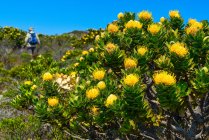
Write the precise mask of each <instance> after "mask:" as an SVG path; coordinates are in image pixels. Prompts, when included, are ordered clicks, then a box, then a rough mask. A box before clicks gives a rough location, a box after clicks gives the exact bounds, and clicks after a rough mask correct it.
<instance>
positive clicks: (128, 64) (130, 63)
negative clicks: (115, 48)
mask: <svg viewBox="0 0 209 140" xmlns="http://www.w3.org/2000/svg"><path fill="white" fill-rule="evenodd" d="M124 66H125V69H130V68H136V67H137V60H136V59H132V58H125V60H124Z"/></svg>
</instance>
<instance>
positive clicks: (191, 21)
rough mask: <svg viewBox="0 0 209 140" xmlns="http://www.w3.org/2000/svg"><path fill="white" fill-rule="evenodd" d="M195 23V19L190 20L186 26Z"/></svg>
mask: <svg viewBox="0 0 209 140" xmlns="http://www.w3.org/2000/svg"><path fill="white" fill-rule="evenodd" d="M196 22H197V20H196V19H192V18H190V19H189V21H188V24H189V25H192V24H194V23H196Z"/></svg>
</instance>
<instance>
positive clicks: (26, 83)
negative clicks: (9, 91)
mask: <svg viewBox="0 0 209 140" xmlns="http://www.w3.org/2000/svg"><path fill="white" fill-rule="evenodd" d="M24 84H25V85H31V84H32V82H31V81H25V82H24Z"/></svg>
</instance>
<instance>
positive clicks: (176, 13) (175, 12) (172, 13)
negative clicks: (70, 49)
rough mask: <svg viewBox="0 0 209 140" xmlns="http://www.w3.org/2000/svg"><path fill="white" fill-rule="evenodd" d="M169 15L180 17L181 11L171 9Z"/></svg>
mask: <svg viewBox="0 0 209 140" xmlns="http://www.w3.org/2000/svg"><path fill="white" fill-rule="evenodd" d="M169 16H170V18H180V14H179V11H177V10H172V11H170V12H169Z"/></svg>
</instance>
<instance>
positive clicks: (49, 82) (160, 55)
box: [17, 11, 209, 139]
mask: <svg viewBox="0 0 209 140" xmlns="http://www.w3.org/2000/svg"><path fill="white" fill-rule="evenodd" d="M138 17H139V18H136V19H135V14H134V13H120V14H119V15H118V20H117V21H114V22H113V23H111V24H109V25H108V26H107V29H106V30H105V31H103V32H101V33H98V35H97V37H95V38H94V40H93V42H91V44H95V45H94V47H93V48H90V49H89V50H85V51H83V52H81V53H80V54H79V55H78V56H76V58H75V60H74V61H72V62H73V63H72V64H70V65H69V66H67V67H64V68H63V67H62V68H61V69H60V70H59V69H56V71H55V70H53V69H51V70H49V71H50V73H45V74H44V73H42V75H43V77H42V78H43V79H39V80H38V82H39V83H38V84H36V85H37V88H35V90H36V92H37V93H38V95H36V94H34V93H33V92H34V89H32V88H31V86H32V85H33V82H27V83H26V84H24V85H23V87H24V88H21V89H20V91H21V94H22V95H18V96H17V98H20V99H21V98H24V96H25V95H28V94H29V96H28V97H30V98H29V99H30V100H27V101H30V102H29V103H27V104H25V106H27V105H29V104H31V105H33V106H34V112H35V115H37V117H39V118H40V119H41V121H43V122H48V123H51V124H53V125H55V126H58V127H60V128H62V129H63V130H64V131H65V132H66V133H67V134H69V136H71V137H74V138H78V137H79V138H81V137H82V138H90V139H115V138H117V137H120V138H127V139H128V138H129V139H140V138H142V137H143V138H150V139H166V138H167V139H169V138H171V136H173V137H175V138H185V139H196V138H197V139H198V138H206V137H207V135H208V130H209V126H208V120H209V119H208V115H209V114H208V112H209V111H208V107H209V104H208V102H209V96H208V94H209V93H208V89H209V73H208V68H209V51H208V50H209V38H208V34H209V26H208V23H206V22H197V21H193V20H190V21H189V23H188V24H187V25H186V26H184V25H183V18H182V17H181V15H180V13H179V12H178V11H170V12H169V18H168V19H167V18H161V19H160V21H161V22H160V23H154V22H153V17H152V14H151V13H150V12H149V11H142V12H140V13H139V14H138ZM66 54H67V53H66ZM68 55H70V54H68ZM69 59H73V58H69ZM56 72H58V74H56ZM61 72H63V73H64V74H61ZM40 76H41V75H40ZM17 101H18V100H17ZM24 101H26V100H24ZM184 120H187V121H184Z"/></svg>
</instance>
